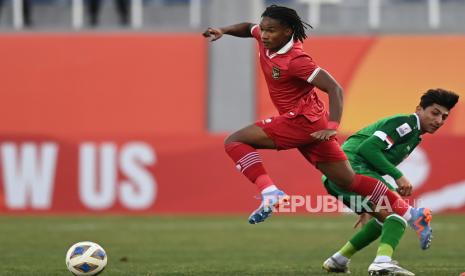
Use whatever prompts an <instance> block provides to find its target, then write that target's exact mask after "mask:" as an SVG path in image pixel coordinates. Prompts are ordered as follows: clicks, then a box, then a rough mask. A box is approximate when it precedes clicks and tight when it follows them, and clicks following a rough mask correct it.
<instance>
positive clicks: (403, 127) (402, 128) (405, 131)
mask: <svg viewBox="0 0 465 276" xmlns="http://www.w3.org/2000/svg"><path fill="white" fill-rule="evenodd" d="M396 130H397V133H399V135H400V137H403V136H405V135H406V134H408V133H410V132H411V131H412V128H411V127H410V126H409V125H408V124H407V123H405V124H402V125H401V126H400V127H398V128H396Z"/></svg>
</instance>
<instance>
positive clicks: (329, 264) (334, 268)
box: [322, 257, 350, 274]
mask: <svg viewBox="0 0 465 276" xmlns="http://www.w3.org/2000/svg"><path fill="white" fill-rule="evenodd" d="M349 262H350V261H349ZM349 262H347V264H345V265H341V264H339V263H338V262H336V260H335V259H334V258H333V257H330V258H328V259H327V260H326V261H325V262H324V263H323V266H322V268H323V269H324V270H325V271H327V272H332V273H346V274H349V273H350V271H349Z"/></svg>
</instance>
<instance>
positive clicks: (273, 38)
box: [260, 16, 292, 51]
mask: <svg viewBox="0 0 465 276" xmlns="http://www.w3.org/2000/svg"><path fill="white" fill-rule="evenodd" d="M260 29H261V30H262V33H261V39H262V42H263V45H264V46H265V48H266V49H269V50H271V51H278V50H279V49H281V48H282V47H283V46H284V45H286V43H288V42H289V40H290V39H291V37H292V29H291V28H289V27H288V26H285V25H283V24H281V23H280V22H279V21H278V20H276V19H273V18H270V17H266V16H265V17H263V18H262V21H261V22H260Z"/></svg>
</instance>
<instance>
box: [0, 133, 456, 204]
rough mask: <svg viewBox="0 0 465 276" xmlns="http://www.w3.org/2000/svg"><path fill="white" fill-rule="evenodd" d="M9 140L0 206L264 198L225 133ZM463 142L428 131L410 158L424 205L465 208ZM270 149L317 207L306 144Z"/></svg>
mask: <svg viewBox="0 0 465 276" xmlns="http://www.w3.org/2000/svg"><path fill="white" fill-rule="evenodd" d="M0 138H1V141H2V142H1V143H0V179H1V181H2V184H3V185H0V187H1V189H0V193H1V194H2V195H3V196H2V197H1V198H2V202H1V203H0V212H1V213H31V212H34V213H43V212H44V213H64V212H66V213H90V212H113V213H128V212H135V213H240V212H249V211H250V210H252V209H253V208H255V207H256V205H257V204H258V203H259V201H258V199H257V198H256V197H255V196H256V195H257V192H256V190H255V188H254V186H253V185H252V184H250V183H248V181H247V180H246V178H245V177H243V176H242V175H241V174H240V173H239V172H238V171H236V169H235V167H234V164H233V163H232V161H231V160H230V159H229V157H228V156H227V155H226V154H225V153H224V150H223V139H224V137H222V136H207V135H182V136H181V135H180V136H172V135H170V136H165V137H163V136H153V137H152V136H150V137H132V138H127V137H122V138H115V137H111V138H110V137H83V138H80V139H77V140H74V141H60V140H53V139H51V138H49V137H41V138H34V139H31V138H30V137H24V138H21V137H0ZM445 145H447V147H446V146H445ZM464 147H465V139H463V138H451V137H438V138H434V137H428V138H427V139H425V142H424V143H423V144H422V145H421V147H420V148H418V149H417V150H416V151H415V153H414V154H413V155H412V156H411V157H410V158H409V159H407V160H406V161H405V162H404V163H403V165H402V166H401V170H404V172H405V174H406V176H407V177H408V178H409V179H410V180H411V181H412V183H413V185H414V187H415V192H414V196H413V198H414V199H419V200H420V201H419V202H418V204H419V205H427V206H430V207H431V208H432V209H433V210H435V212H439V211H446V210H453V211H465V192H464V191H465V172H464V171H463V162H462V159H463V156H462V155H461V154H456V152H457V149H463V148H464ZM261 153H262V155H263V159H264V163H265V166H266V168H267V170H268V171H269V173H270V175H271V176H272V177H273V178H274V179H275V181H276V183H278V185H279V186H280V187H282V188H283V189H284V190H285V191H286V192H288V193H289V194H290V195H295V196H308V198H307V200H310V201H313V202H310V204H311V205H312V206H315V204H316V202H315V201H316V200H317V199H316V196H317V195H325V194H326V192H325V190H324V189H323V185H322V184H321V180H320V178H321V175H320V173H319V172H318V171H316V170H315V169H314V168H313V167H312V166H311V165H310V164H308V163H307V162H306V161H305V159H304V158H303V157H301V156H300V155H299V153H298V152H297V151H294V150H291V151H283V152H276V151H261ZM299 211H300V212H305V211H306V209H299ZM314 211H316V210H314ZM320 211H321V210H320Z"/></svg>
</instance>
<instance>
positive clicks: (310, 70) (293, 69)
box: [289, 56, 321, 83]
mask: <svg viewBox="0 0 465 276" xmlns="http://www.w3.org/2000/svg"><path fill="white" fill-rule="evenodd" d="M320 70H321V68H320V67H318V65H316V63H315V62H314V61H313V60H312V58H310V57H309V56H299V57H297V58H294V59H292V60H291V62H290V64H289V75H291V76H294V77H297V78H299V79H302V80H305V81H306V82H308V83H311V82H312V81H313V79H314V78H315V77H316V75H317V74H318V72H320Z"/></svg>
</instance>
